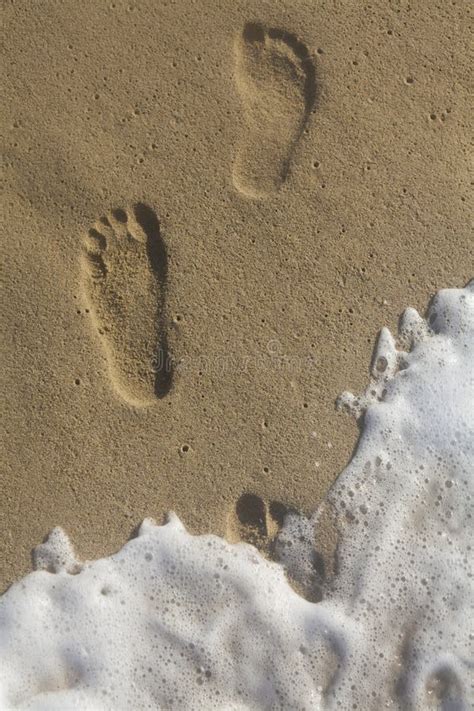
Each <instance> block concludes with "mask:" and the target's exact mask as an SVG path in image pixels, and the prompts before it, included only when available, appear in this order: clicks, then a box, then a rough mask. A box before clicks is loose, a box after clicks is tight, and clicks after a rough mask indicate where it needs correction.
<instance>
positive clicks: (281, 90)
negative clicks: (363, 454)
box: [0, 0, 473, 589]
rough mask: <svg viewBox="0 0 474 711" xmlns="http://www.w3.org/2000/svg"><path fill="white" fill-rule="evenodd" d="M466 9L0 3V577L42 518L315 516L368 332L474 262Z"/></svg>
mask: <svg viewBox="0 0 474 711" xmlns="http://www.w3.org/2000/svg"><path fill="white" fill-rule="evenodd" d="M467 9H468V8H467V3H460V4H458V5H455V6H453V5H449V6H443V7H442V8H437V7H436V6H434V5H433V6H432V7H429V8H427V6H426V5H423V7H421V5H420V6H417V5H416V4H415V6H411V7H410V5H409V4H408V3H406V2H403V1H400V2H390V3H386V2H374V3H372V4H371V8H370V9H369V8H365V7H364V6H363V5H362V4H358V3H354V4H349V3H343V4H341V5H340V6H338V7H334V5H333V3H330V2H321V3H319V4H318V6H317V7H315V5H314V3H312V2H301V1H298V2H296V3H288V2H287V1H285V2H273V1H272V2H261V3H259V4H258V7H257V6H256V5H255V4H254V3H250V2H241V1H239V2H235V1H232V2H230V1H227V0H226V2H222V3H220V4H219V6H218V7H217V6H216V4H215V3H212V2H207V1H206V2H201V3H199V4H195V5H192V4H190V3H185V2H182V3H177V4H173V3H169V4H165V3H153V2H136V3H131V2H119V1H118V0H116V2H113V3H95V2H82V3H79V4H78V3H73V2H70V1H69V0H68V1H67V2H64V3H61V4H60V5H56V4H53V3H41V4H35V5H31V4H30V3H27V2H25V1H21V2H17V3H15V4H13V3H12V4H9V5H8V6H6V7H5V8H4V20H5V22H4V24H5V45H6V56H7V62H6V67H7V72H6V74H7V83H6V100H5V101H4V102H3V109H2V111H3V122H2V123H3V125H4V127H5V141H4V154H5V156H6V171H5V172H6V197H5V199H4V203H5V209H4V211H3V212H4V214H5V221H4V245H5V252H6V268H5V291H4V310H3V320H4V322H3V324H2V325H3V332H4V333H5V337H4V340H3V354H2V355H3V364H4V368H3V383H2V385H3V393H4V402H5V407H4V411H3V416H2V423H3V427H4V430H5V436H4V438H3V442H4V445H3V448H4V452H3V457H2V459H3V462H4V473H3V475H2V478H1V485H0V501H1V504H0V517H1V518H0V530H1V533H2V535H1V543H0V546H1V548H0V561H1V563H0V586H1V588H2V589H3V588H4V587H5V586H6V585H8V584H9V583H10V582H11V581H12V580H14V579H15V578H17V577H18V576H20V575H22V574H24V573H25V572H27V571H28V570H29V569H30V550H31V548H32V546H33V545H35V544H36V543H38V542H39V541H41V540H42V539H43V538H44V536H45V535H46V533H47V532H48V531H49V530H50V529H51V528H52V527H53V526H55V525H60V526H63V527H64V528H65V529H66V530H67V531H68V533H69V534H70V535H71V538H72V540H74V541H75V542H76V543H77V545H78V554H79V555H80V557H83V558H84V557H86V558H87V557H96V556H99V555H105V554H107V553H110V552H111V551H113V550H115V549H117V548H118V547H120V546H121V545H122V544H123V542H124V540H125V539H126V538H127V537H128V536H129V535H130V533H131V532H132V530H133V528H134V526H136V524H137V523H138V522H139V521H140V520H141V519H142V518H143V517H144V516H147V515H151V516H155V517H156V518H157V519H158V520H160V519H161V518H162V516H163V515H164V513H165V512H166V511H167V510H169V509H173V510H174V511H176V512H177V513H178V515H179V516H180V517H181V518H182V520H183V521H184V523H185V524H186V525H187V526H188V527H189V528H190V530H191V531H193V532H208V531H211V532H215V533H218V534H224V535H225V534H227V535H228V536H229V537H230V538H231V539H235V537H236V536H237V537H238V536H240V535H244V533H243V532H242V525H240V524H242V521H241V522H240V523H239V524H237V522H236V506H237V502H239V500H240V501H241V503H240V505H239V506H240V508H239V506H237V508H238V511H241V508H242V500H241V498H240V497H242V495H244V494H252V495H255V496H257V497H260V498H261V500H262V501H263V502H264V503H263V505H262V506H263V507H265V506H266V507H267V508H268V507H271V508H272V511H278V510H279V508H278V506H277V504H276V503H275V502H282V503H283V504H285V505H286V506H291V507H296V508H299V509H302V510H304V511H311V510H313V509H314V508H315V507H316V505H317V504H318V502H319V501H320V500H321V498H322V497H323V495H324V493H325V492H326V490H327V488H328V486H329V485H330V483H331V482H332V481H333V480H334V478H335V477H336V476H337V474H338V473H339V472H340V471H341V469H342V468H343V467H344V465H345V464H346V463H347V461H348V459H349V458H350V455H351V452H352V449H353V447H354V445H355V442H356V438H357V428H356V426H355V424H354V423H353V422H352V421H351V420H350V419H349V418H347V417H344V415H341V414H338V413H336V412H335V409H334V401H335V398H336V397H337V395H338V394H339V393H340V392H341V391H342V390H345V389H350V390H352V391H354V392H357V391H359V390H360V389H362V387H363V386H364V385H365V383H366V380H367V366H366V364H367V363H368V362H369V360H370V354H371V351H372V347H373V343H374V339H375V336H376V333H377V330H378V329H379V328H380V327H381V326H382V325H388V326H390V327H391V328H395V325H396V322H397V318H398V315H399V313H400V312H401V311H402V310H403V308H404V307H405V306H407V305H412V306H415V307H417V308H420V309H423V308H424V305H425V304H426V300H427V297H429V295H430V294H432V293H434V292H435V291H437V290H438V289H440V288H443V287H448V286H462V285H463V284H464V283H466V282H467V280H468V278H469V277H470V276H472V274H471V273H470V272H471V271H472V260H473V254H472V247H471V245H470V241H469V237H468V235H469V233H468V216H469V209H470V207H469V198H468V189H469V176H468V145H469V144H468V124H469V121H468V93H469V87H468V84H469V67H468V52H467V48H468V30H467V27H466V24H467V23H466V16H467ZM90 230H92V232H91V231H90ZM163 363H168V364H172V367H170V368H169V369H168V370H163V367H162V366H163ZM244 501H245V500H244ZM247 501H248V499H247ZM251 501H252V502H253V504H252V505H254V504H255V501H257V503H258V500H255V499H252V500H251ZM257 509H258V506H257ZM247 513H249V512H248V511H247ZM251 514H252V511H250V513H249V515H251ZM239 515H240V518H241V519H244V521H243V525H244V527H245V515H246V514H245V513H244V515H242V513H240V514H239ZM256 515H257V517H258V516H261V511H260V510H259V509H258V510H257V514H256ZM267 533H269V534H271V531H268V532H267Z"/></svg>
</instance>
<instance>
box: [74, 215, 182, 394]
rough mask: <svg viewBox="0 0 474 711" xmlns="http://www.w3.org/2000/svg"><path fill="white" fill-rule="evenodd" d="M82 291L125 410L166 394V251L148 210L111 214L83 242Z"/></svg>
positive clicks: (168, 382) (168, 371) (169, 376)
mask: <svg viewBox="0 0 474 711" xmlns="http://www.w3.org/2000/svg"><path fill="white" fill-rule="evenodd" d="M83 277H84V279H83V281H84V289H85V294H86V298H87V301H88V302H89V307H90V311H91V315H92V318H93V323H94V325H95V326H96V328H97V331H98V333H99V335H100V338H101V341H102V344H103V347H104V351H105V354H106V356H107V362H108V365H109V372H110V377H111V380H112V383H113V385H114V386H115V389H116V390H117V392H118V393H119V394H120V395H121V397H122V398H123V399H124V400H125V401H126V402H127V403H128V404H130V405H133V406H135V407H143V406H146V405H152V404H153V403H155V402H156V400H157V398H160V397H163V396H164V395H166V393H167V392H168V391H169V389H170V387H171V382H172V371H171V367H170V360H169V357H168V347H167V338H166V328H165V322H164V306H165V297H166V283H167V253H166V246H165V243H164V242H163V239H162V237H161V235H160V225H159V222H158V218H157V217H156V215H155V213H154V212H153V210H152V209H151V208H149V207H147V206H146V205H143V204H138V205H135V206H134V207H133V209H132V210H129V211H127V212H125V211H124V210H113V211H112V212H111V214H110V215H109V216H108V217H103V218H101V219H100V220H99V221H98V222H97V223H96V225H95V226H94V227H93V228H92V229H91V230H89V232H88V234H87V236H86V238H85V240H84V255H83Z"/></svg>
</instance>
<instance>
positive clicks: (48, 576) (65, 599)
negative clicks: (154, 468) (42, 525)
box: [0, 283, 474, 711]
mask: <svg viewBox="0 0 474 711" xmlns="http://www.w3.org/2000/svg"><path fill="white" fill-rule="evenodd" d="M400 338H401V340H402V341H404V343H403V348H397V347H396V343H395V341H394V339H393V338H392V337H391V335H390V334H389V332H388V331H386V330H385V329H384V330H383V331H382V333H381V336H380V339H379V343H378V347H377V349H376V352H375V356H374V363H373V368H372V376H371V382H370V384H369V387H368V388H367V390H366V392H365V393H364V394H363V395H362V396H360V397H358V398H355V397H353V396H350V395H349V394H347V393H346V394H344V395H343V396H342V397H341V400H340V404H341V406H345V407H346V408H348V409H349V410H351V411H352V412H353V413H354V414H355V415H356V416H363V418H364V421H363V434H362V437H361V440H360V442H359V445H358V448H357V452H356V454H355V456H354V458H353V460H352V462H351V464H350V465H349V466H348V467H347V469H346V470H345V471H344V472H343V473H342V474H341V475H340V477H339V478H338V480H337V482H336V483H335V485H334V487H333V488H332V490H331V492H330V493H329V496H328V499H327V502H326V503H325V506H324V508H323V509H321V510H320V511H317V512H316V513H315V515H314V516H313V517H312V518H310V519H306V518H304V517H300V516H297V515H294V514H293V515H292V516H289V517H288V519H287V521H286V523H285V527H284V529H283V531H282V533H281V535H280V538H279V541H278V545H277V552H278V554H279V555H280V559H281V564H277V563H271V562H268V561H266V560H265V559H263V558H262V557H261V556H260V554H259V553H258V552H257V551H256V550H255V549H254V548H252V547H251V546H248V545H245V544H239V545H230V544H228V543H226V542H225V541H223V540H221V539H219V538H217V537H214V536H190V535H189V534H188V533H187V532H186V531H185V529H184V528H183V526H182V524H181V523H180V522H179V521H178V519H177V518H176V517H175V516H173V515H172V516H171V517H170V521H169V523H167V524H166V525H165V526H156V525H154V524H153V522H151V521H150V520H146V521H145V522H144V523H143V524H142V526H141V528H140V532H139V535H138V537H137V538H135V539H134V540H132V541H129V542H128V543H127V544H126V545H125V546H124V547H123V548H122V550H120V551H119V552H118V553H117V554H115V555H113V556H110V557H109V558H105V559H102V560H98V561H94V562H85V563H81V562H80V561H77V560H76V559H75V556H74V551H73V549H72V546H71V544H70V542H69V540H68V538H67V536H66V535H65V534H64V532H62V531H61V529H55V531H54V532H53V533H52V535H51V536H50V539H49V541H48V542H47V543H46V544H43V545H42V546H40V547H38V549H37V550H36V556H35V564H36V567H37V568H39V569H38V570H36V572H33V573H31V574H30V575H28V576H27V577H26V578H24V579H23V580H21V581H19V582H17V583H15V584H14V585H13V586H12V587H11V588H10V589H9V590H8V591H7V592H6V593H5V594H4V595H3V597H2V598H1V599H0V708H1V709H2V710H3V709H5V711H6V710H10V709H35V710H38V709H48V710H50V709H51V710H55V709H61V711H67V710H68V709H81V710H84V711H87V710H88V709H94V711H97V710H98V709H100V710H102V709H104V710H105V709H113V710H114V711H119V710H120V709H134V710H135V709H171V708H175V709H193V711H194V710H197V709H205V710H209V711H211V709H225V710H226V711H227V710H230V709H239V710H243V709H252V710H253V709H284V710H285V711H287V710H290V709H295V710H296V709H308V710H311V711H316V710H317V709H340V710H342V711H346V710H348V711H349V710H350V709H357V710H359V711H362V710H363V711H366V710H368V711H369V710H373V711H380V710H381V709H383V708H391V709H400V710H402V709H403V710H405V709H408V710H409V709H417V710H418V709H420V710H421V709H423V710H424V709H431V708H434V709H442V710H443V711H460V710H463V709H469V708H472V706H473V704H474V693H473V689H472V686H471V684H472V681H471V680H472V677H473V666H474V663H473V657H472V646H473V640H474V629H473V624H472V620H473V619H474V617H473V616H472V614H470V613H471V612H472V611H471V610H470V606H471V605H472V600H473V587H472V574H471V572H470V568H469V562H470V559H471V552H472V543H473V541H472V518H471V516H472V495H473V481H472V474H473V471H474V414H473V413H474V407H473V404H474V366H473V363H474V289H473V284H472V283H471V285H470V286H468V287H466V288H465V289H462V290H444V291H441V292H440V293H439V294H438V295H437V297H436V298H435V299H434V300H433V303H432V304H431V307H430V309H429V312H428V319H427V321H425V320H423V319H421V317H419V315H418V314H417V313H416V312H414V311H413V310H409V311H407V313H406V314H405V316H404V318H403V319H402V322H401V328H400ZM328 509H330V510H331V511H332V515H333V516H334V517H335V521H336V526H337V529H338V532H339V544H338V547H337V551H336V559H335V561H334V562H335V565H334V568H335V570H336V572H335V573H334V574H329V570H330V566H329V567H327V574H326V576H323V575H322V574H321V570H320V568H318V567H316V568H317V569H316V568H315V561H316V560H319V558H318V556H317V553H318V548H319V538H320V536H321V533H320V531H321V529H322V527H323V516H324V515H326V514H327V511H328ZM322 550H323V545H322V544H321V551H322ZM284 568H286V570H287V571H288V572H289V573H291V575H292V576H293V577H294V578H296V579H298V580H299V581H300V582H301V583H302V585H303V587H306V589H307V590H308V589H309V588H311V586H315V585H318V586H319V587H320V588H321V589H322V590H323V600H322V601H321V602H319V603H316V604H315V603H311V602H308V601H307V600H305V599H303V598H302V597H300V596H298V595H297V594H296V593H295V592H294V591H293V589H292V588H291V587H290V585H289V584H288V582H287V580H286V578H285V574H284Z"/></svg>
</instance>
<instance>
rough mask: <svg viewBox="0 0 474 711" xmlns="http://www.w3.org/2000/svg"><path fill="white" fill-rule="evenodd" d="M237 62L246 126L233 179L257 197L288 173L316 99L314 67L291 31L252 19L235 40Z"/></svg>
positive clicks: (276, 187)
mask: <svg viewBox="0 0 474 711" xmlns="http://www.w3.org/2000/svg"><path fill="white" fill-rule="evenodd" d="M235 64H236V69H235V78H236V82H237V87H238V89H239V92H240V96H241V100H242V104H243V108H244V118H245V123H246V130H245V132H244V135H243V136H242V139H241V143H240V145H239V147H238V151H237V156H236V159H235V162H234V167H233V176H232V177H233V181H234V185H235V187H236V188H237V189H238V190H239V191H240V192H242V193H244V194H245V195H247V196H248V197H252V198H261V197H265V196H266V195H269V194H271V193H274V192H276V191H277V190H278V188H279V187H280V185H281V184H282V183H283V182H284V180H285V179H286V177H287V175H288V171H289V166H290V162H291V157H292V154H293V151H294V148H295V146H296V143H297V142H298V140H299V138H300V136H301V134H302V132H303V129H304V127H305V124H306V122H307V120H308V116H309V114H310V112H311V109H312V108H313V106H314V103H315V101H316V96H317V87H316V73H315V67H314V63H313V60H312V58H311V57H310V55H309V52H308V49H307V48H306V46H305V45H304V44H302V43H301V42H299V41H298V39H297V38H296V37H295V36H294V35H292V34H289V33H288V32H285V31H283V30H278V29H265V28H264V27H263V26H261V25H258V24H253V23H249V24H247V25H246V26H245V28H244V31H243V33H242V35H241V36H239V37H238V39H237V41H236V45H235Z"/></svg>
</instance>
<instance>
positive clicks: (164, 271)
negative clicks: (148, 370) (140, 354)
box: [133, 203, 173, 398]
mask: <svg viewBox="0 0 474 711" xmlns="http://www.w3.org/2000/svg"><path fill="white" fill-rule="evenodd" d="M133 212H134V215H135V219H136V221H137V222H138V224H139V225H140V226H141V228H142V230H143V232H144V233H145V235H146V238H147V243H146V249H147V254H148V259H149V260H150V265H151V268H152V270H153V272H154V274H155V276H156V278H157V279H158V281H159V283H160V284H161V290H160V302H161V303H160V304H159V305H158V306H159V309H158V313H159V316H158V334H159V338H158V343H159V346H158V347H157V352H156V354H155V363H156V376H155V395H156V397H158V398H161V397H164V396H165V395H166V394H167V393H168V392H169V391H170V388H171V385H172V381H173V366H172V360H171V358H170V354H169V349H168V337H167V333H166V331H167V329H166V321H165V306H166V296H167V285H168V252H167V249H166V244H165V242H164V240H163V238H162V236H161V231H160V223H159V220H158V217H157V216H156V213H155V212H154V211H153V210H152V209H151V207H148V205H145V204H144V203H137V204H136V205H134V207H133Z"/></svg>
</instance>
